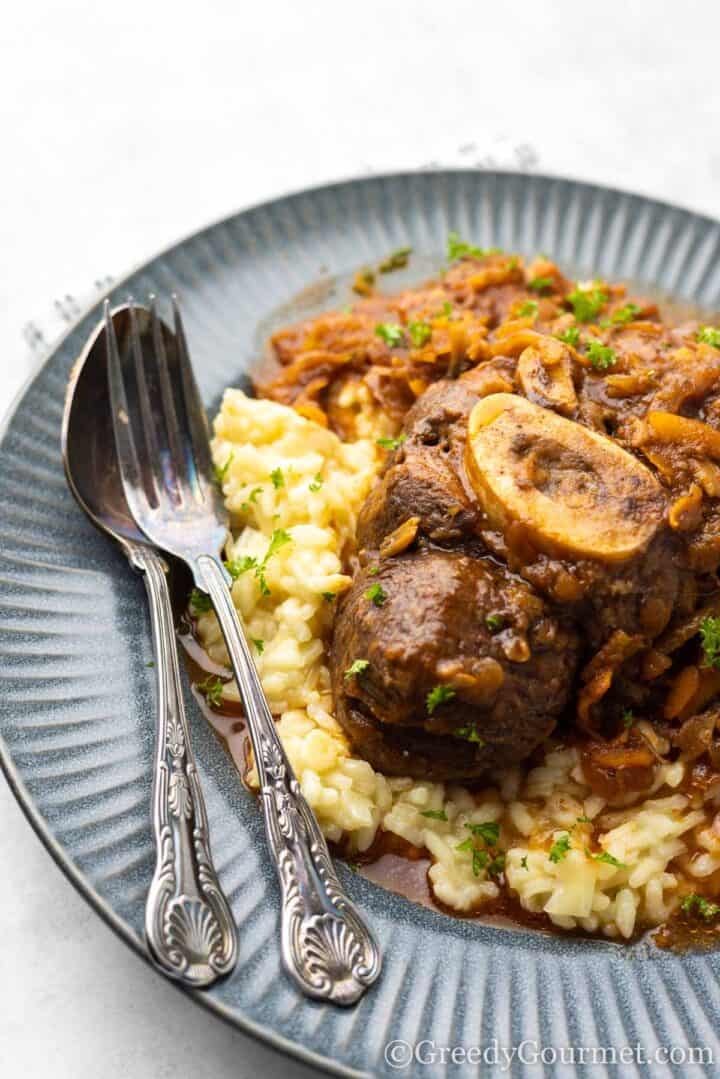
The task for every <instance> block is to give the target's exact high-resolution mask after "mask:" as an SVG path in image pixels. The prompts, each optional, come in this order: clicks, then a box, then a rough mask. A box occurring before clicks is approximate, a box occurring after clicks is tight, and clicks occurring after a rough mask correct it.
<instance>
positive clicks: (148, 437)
mask: <svg viewBox="0 0 720 1079" xmlns="http://www.w3.org/2000/svg"><path fill="white" fill-rule="evenodd" d="M130 349H131V351H132V355H133V362H134V366H135V382H136V385H137V396H138V401H139V404H140V427H141V428H142V434H143V441H144V445H145V464H146V466H147V467H146V468H145V470H144V479H145V481H146V484H147V490H148V494H149V495H150V499H151V501H152V502H153V504H154V505H157V504H158V483H157V477H156V475H155V469H154V467H153V463H154V462H157V461H159V460H160V451H159V447H158V441H157V434H156V425H155V423H154V421H153V416H152V409H151V407H150V395H149V393H148V384H147V379H146V377H145V363H144V359H143V350H142V343H141V340H140V327H139V325H138V316H137V309H136V307H135V304H134V303H131V304H130Z"/></svg>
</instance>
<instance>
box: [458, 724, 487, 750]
mask: <svg viewBox="0 0 720 1079" xmlns="http://www.w3.org/2000/svg"><path fill="white" fill-rule="evenodd" d="M452 733H453V737H455V738H462V739H463V741H465V742H475V744H476V745H478V746H484V745H485V742H484V741H483V740H482V738H481V737H480V734H479V733H478V729H477V727H476V726H475V724H474V723H471V724H469V725H468V726H467V727H456V728H455V730H454V731H453V732H452Z"/></svg>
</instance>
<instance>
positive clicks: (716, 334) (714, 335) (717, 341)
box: [695, 326, 720, 348]
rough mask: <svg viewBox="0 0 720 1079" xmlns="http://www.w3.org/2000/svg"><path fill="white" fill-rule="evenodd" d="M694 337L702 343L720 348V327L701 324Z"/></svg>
mask: <svg viewBox="0 0 720 1079" xmlns="http://www.w3.org/2000/svg"><path fill="white" fill-rule="evenodd" d="M695 337H696V338H697V340H698V341H700V342H701V343H702V344H703V345H712V347H713V348H720V329H718V327H717V326H701V327H700V329H699V330H698V332H697V333H696V334H695Z"/></svg>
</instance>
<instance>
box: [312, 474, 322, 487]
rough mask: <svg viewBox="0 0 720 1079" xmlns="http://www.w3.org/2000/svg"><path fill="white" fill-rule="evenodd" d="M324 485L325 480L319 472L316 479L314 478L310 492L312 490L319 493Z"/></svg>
mask: <svg viewBox="0 0 720 1079" xmlns="http://www.w3.org/2000/svg"><path fill="white" fill-rule="evenodd" d="M322 485H323V478H322V476H321V475H320V473H319V472H318V473H317V474H316V475H315V477H314V479H313V481H312V483H311V484H310V490H311V491H319V490H320V488H321V487H322Z"/></svg>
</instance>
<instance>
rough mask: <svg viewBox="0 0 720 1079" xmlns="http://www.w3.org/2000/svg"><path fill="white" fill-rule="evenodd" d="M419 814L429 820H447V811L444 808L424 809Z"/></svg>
mask: <svg viewBox="0 0 720 1079" xmlns="http://www.w3.org/2000/svg"><path fill="white" fill-rule="evenodd" d="M420 816H421V817H428V818H429V819H430V820H447V813H446V812H445V810H444V809H425V810H423V812H422V813H421V814H420Z"/></svg>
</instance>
